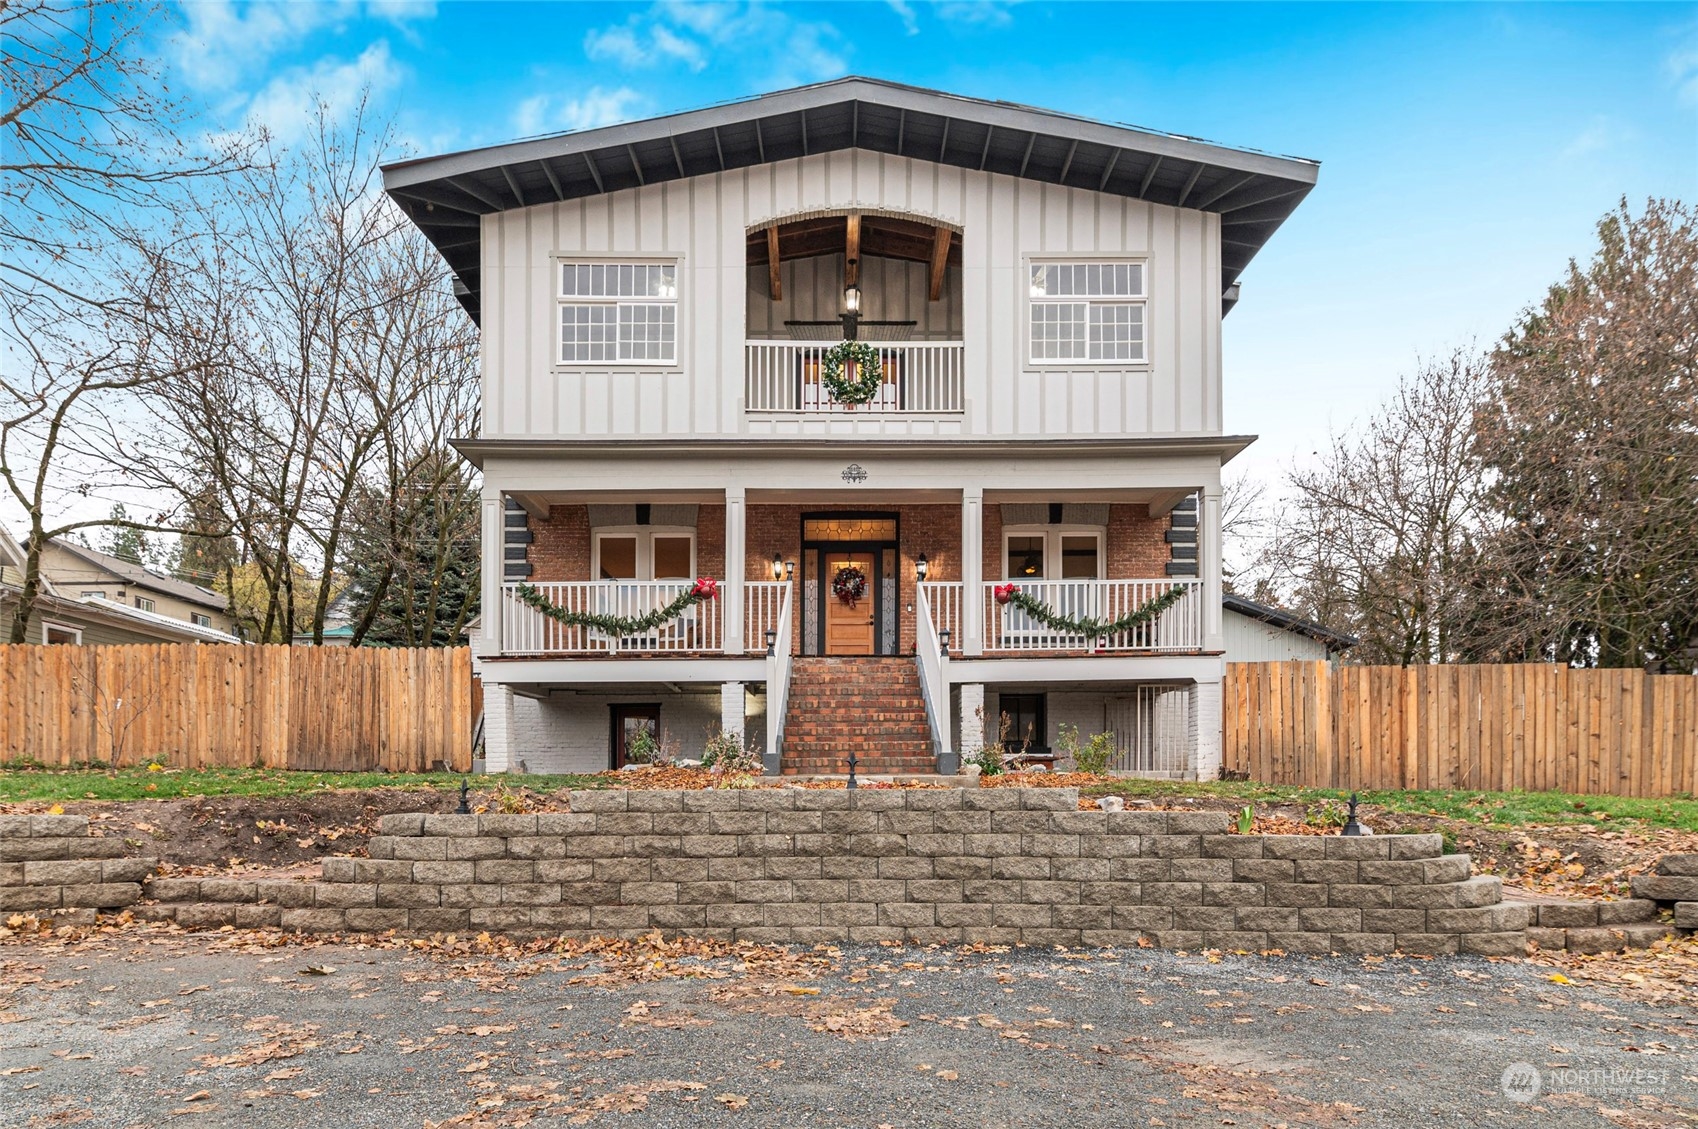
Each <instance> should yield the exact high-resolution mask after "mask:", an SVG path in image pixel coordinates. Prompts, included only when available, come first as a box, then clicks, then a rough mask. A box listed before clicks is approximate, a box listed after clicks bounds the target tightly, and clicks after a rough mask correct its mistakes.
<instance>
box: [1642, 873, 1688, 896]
mask: <svg viewBox="0 0 1698 1129" xmlns="http://www.w3.org/2000/svg"><path fill="white" fill-rule="evenodd" d="M1631 884H1632V886H1633V896H1634V897H1636V898H1649V899H1650V900H1651V901H1654V902H1698V875H1674V874H1636V875H1634V876H1633V878H1632V879H1631Z"/></svg>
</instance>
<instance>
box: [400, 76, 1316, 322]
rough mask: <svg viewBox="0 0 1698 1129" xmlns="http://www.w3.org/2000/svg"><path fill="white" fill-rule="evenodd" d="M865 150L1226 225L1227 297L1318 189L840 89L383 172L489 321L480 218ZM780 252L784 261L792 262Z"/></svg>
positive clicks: (1161, 141)
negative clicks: (1205, 214) (1207, 216)
mask: <svg viewBox="0 0 1698 1129" xmlns="http://www.w3.org/2000/svg"><path fill="white" fill-rule="evenodd" d="M843 149H867V150H871V151H873V152H877V153H892V154H896V155H898V156H903V157H911V158H916V159H920V160H926V161H933V162H936V163H938V164H943V165H952V166H955V167H957V168H965V169H973V170H977V171H982V172H992V173H1000V174H1003V175H1006V176H1015V177H1020V178H1023V179H1025V180H1034V181H1038V182H1040V183H1044V184H1059V185H1064V186H1066V187H1070V188H1081V189H1088V190H1090V191H1094V192H1105V193H1109V194H1111V195H1117V196H1129V197H1133V198H1136V199H1140V200H1149V201H1152V202H1154V203H1158V204H1165V205H1169V206H1172V207H1179V208H1193V209H1197V210H1200V211H1209V212H1215V213H1218V214H1219V215H1220V216H1221V225H1222V238H1221V287H1222V302H1223V304H1224V305H1225V306H1226V307H1227V308H1230V306H1231V304H1232V302H1233V301H1234V300H1235V299H1236V297H1237V284H1238V277H1239V275H1240V274H1241V273H1242V271H1243V270H1244V268H1245V266H1246V265H1248V264H1249V262H1250V260H1251V259H1252V258H1254V257H1255V255H1256V253H1257V252H1258V251H1260V250H1261V249H1262V245H1263V244H1265V243H1266V242H1267V241H1268V239H1269V238H1271V237H1272V236H1273V233H1274V232H1275V231H1276V230H1277V229H1278V228H1279V226H1280V225H1281V224H1283V223H1284V222H1285V220H1286V219H1287V218H1288V217H1289V216H1290V215H1291V213H1292V212H1293V211H1294V210H1295V209H1296V207H1297V205H1298V204H1299V203H1301V202H1302V200H1303V198H1304V197H1305V196H1307V195H1308V193H1309V191H1310V190H1311V189H1312V188H1313V187H1314V185H1315V180H1316V176H1317V174H1318V172H1319V168H1320V166H1319V164H1318V163H1317V162H1315V161H1310V160H1303V159H1300V158H1294V157H1277V156H1272V155H1269V154H1265V153H1258V152H1254V151H1251V150H1245V149H1230V148H1227V147H1225V146H1221V145H1214V144H1211V143H1209V142H1206V141H1199V140H1197V139H1195V138H1191V137H1182V136H1179V135H1177V134H1171V133H1161V132H1157V131H1153V130H1144V129H1137V128H1133V127H1129V126H1122V125H1110V124H1106V123H1103V122H1095V121H1090V120H1087V119H1084V118H1078V117H1073V116H1070V115H1067V114H1060V113H1056V112H1054V111H1050V110H1039V109H1034V108H1031V107H1028V106H1020V105H1016V104H1014V103H1011V102H991V101H984V100H981V99H977V98H963V97H959V96H956V95H951V94H944V93H941V92H938V91H932V90H922V89H919V88H917V87H912V86H902V85H899V84H897V83H892V82H882V81H878V80H875V79H867V78H843V79H837V80H835V81H832V82H825V83H819V84H817V85H814V86H804V87H798V88H796V89H793V90H784V91H779V92H777V93H774V94H766V95H762V96H761V97H758V98H752V99H748V100H745V101H741V102H733V103H729V104H726V105H722V106H714V107H710V108H708V109H705V110H695V111H691V112H689V113H682V114H673V115H670V116H667V117H662V118H652V119H650V120H647V121H640V122H631V123H628V124H625V125H614V126H607V127H604V128H602V129H591V130H584V131H581V132H578V133H568V134H559V135H555V136H551V137H540V138H533V139H531V140H527V141H517V142H513V143H511V144H507V145H498V146H494V147H491V148H487V149H475V150H471V151H468V152H463V153H453V154H449V155H447V156H439V157H426V158H422V159H418V160H411V161H401V162H398V163H396V164H392V165H388V166H386V167H385V168H384V170H383V183H384V189H385V190H386V191H387V192H388V193H389V195H390V196H391V197H393V198H394V199H395V201H396V202H397V203H398V204H400V205H401V207H402V208H403V209H404V210H405V211H406V213H407V214H408V215H409V216H410V217H412V219H413V222H414V223H416V224H418V226H419V228H420V230H422V231H423V232H424V233H425V235H426V236H427V237H428V238H429V239H430V241H431V242H432V243H434V244H435V245H436V247H437V249H438V250H439V251H441V253H442V256H443V258H444V259H446V260H447V261H448V265H449V266H450V267H452V268H453V270H454V274H455V276H456V282H457V285H456V290H457V292H458V293H459V297H460V301H461V303H462V304H463V305H464V306H465V307H466V309H467V310H468V311H469V312H470V313H471V315H472V316H473V318H476V317H477V316H478V296H479V292H480V289H481V280H480V278H479V265H480V261H481V247H480V245H479V241H480V225H479V217H481V216H485V215H489V214H492V213H495V212H503V211H508V210H510V209H514V208H523V207H528V206H530V205H533V204H543V203H547V202H550V201H554V200H571V199H576V198H579V197H583V196H594V195H598V194H602V193H608V192H617V191H621V190H623V189H629V188H637V187H640V186H642V185H648V184H655V183H657V182H663V181H669V180H679V179H682V178H685V177H691V176H701V175H705V174H711V173H718V172H724V171H726V170H728V169H738V168H747V167H750V166H753V165H762V164H768V163H771V162H776V161H783V160H790V159H793V158H796V157H802V156H807V155H810V154H814V153H825V152H832V151H837V150H843ZM781 255H782V252H781Z"/></svg>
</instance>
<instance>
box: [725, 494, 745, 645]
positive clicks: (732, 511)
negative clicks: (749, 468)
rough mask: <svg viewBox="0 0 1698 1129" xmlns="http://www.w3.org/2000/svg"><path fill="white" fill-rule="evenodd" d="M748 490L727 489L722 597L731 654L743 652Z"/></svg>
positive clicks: (726, 641)
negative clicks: (746, 500)
mask: <svg viewBox="0 0 1698 1129" xmlns="http://www.w3.org/2000/svg"><path fill="white" fill-rule="evenodd" d="M746 494H747V492H746V491H745V489H744V488H743V487H741V486H727V487H726V488H725V584H724V586H723V587H722V588H721V589H720V599H722V600H724V601H725V607H724V608H723V609H721V610H722V611H723V613H724V615H723V617H722V618H721V622H722V623H724V625H725V638H724V640H723V641H722V643H723V650H724V651H725V653H726V654H728V655H740V654H742V653H743V585H744V584H746V583H747V582H748V575H747V574H748V565H747V563H746V562H745V560H744V557H745V556H746V555H747V551H748V549H747V546H746V545H745V544H744V540H745V538H746V537H747V536H748V533H747V529H748V512H747V509H746V507H745V505H744V502H745V499H746Z"/></svg>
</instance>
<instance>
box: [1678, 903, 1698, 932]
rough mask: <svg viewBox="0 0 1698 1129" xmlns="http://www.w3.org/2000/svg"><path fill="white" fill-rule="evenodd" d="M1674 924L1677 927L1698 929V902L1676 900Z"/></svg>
mask: <svg viewBox="0 0 1698 1129" xmlns="http://www.w3.org/2000/svg"><path fill="white" fill-rule="evenodd" d="M1674 925H1675V928H1676V929H1698V902H1676V903H1675V904H1674Z"/></svg>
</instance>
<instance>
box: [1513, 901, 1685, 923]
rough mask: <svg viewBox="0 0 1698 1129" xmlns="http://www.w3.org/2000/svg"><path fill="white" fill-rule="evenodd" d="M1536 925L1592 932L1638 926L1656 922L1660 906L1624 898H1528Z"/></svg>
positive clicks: (1654, 903) (1527, 902)
mask: <svg viewBox="0 0 1698 1129" xmlns="http://www.w3.org/2000/svg"><path fill="white" fill-rule="evenodd" d="M1526 904H1527V906H1528V907H1529V908H1530V909H1531V910H1532V912H1533V924H1534V925H1535V926H1539V927H1542V928H1546V929H1590V928H1594V927H1597V926H1600V925H1606V926H1615V925H1638V924H1642V923H1644V922H1647V921H1654V920H1656V917H1657V903H1656V902H1653V901H1650V900H1649V899H1646V898H1623V899H1621V900H1620V901H1614V902H1581V901H1570V900H1566V899H1553V900H1549V901H1543V900H1540V899H1537V898H1532V899H1526Z"/></svg>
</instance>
